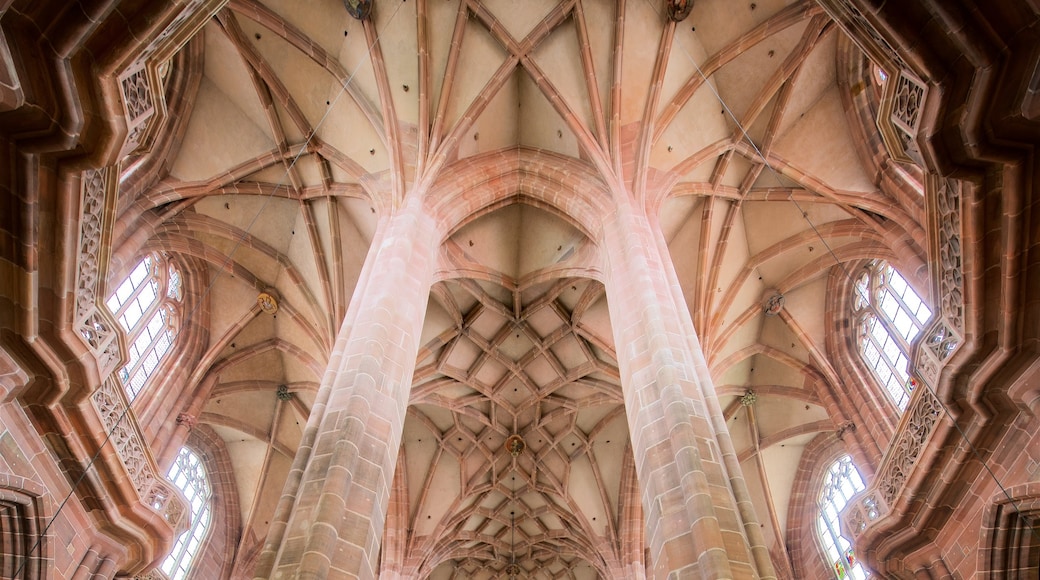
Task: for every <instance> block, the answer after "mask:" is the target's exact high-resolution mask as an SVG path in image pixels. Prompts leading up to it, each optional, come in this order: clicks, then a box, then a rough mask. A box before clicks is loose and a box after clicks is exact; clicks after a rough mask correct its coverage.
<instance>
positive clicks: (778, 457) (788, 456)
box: [761, 433, 817, 530]
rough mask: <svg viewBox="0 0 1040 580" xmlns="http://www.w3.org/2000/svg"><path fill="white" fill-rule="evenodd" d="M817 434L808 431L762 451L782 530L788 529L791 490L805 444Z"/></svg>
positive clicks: (774, 505)
mask: <svg viewBox="0 0 1040 580" xmlns="http://www.w3.org/2000/svg"><path fill="white" fill-rule="evenodd" d="M816 435H817V433H808V434H805V435H799V436H798V437H792V438H790V439H787V440H786V441H784V442H783V443H780V444H778V445H773V446H770V447H769V448H768V449H763V450H762V451H761V457H762V462H763V463H764V464H765V467H766V474H767V475H766V477H767V478H768V479H769V489H770V490H772V494H773V507H774V509H775V511H776V518H777V520H779V521H780V529H782V530H787V529H788V528H787V511H788V508H789V506H790V503H791V490H792V489H793V487H794V479H795V475H796V474H797V473H798V466H799V465H800V464H801V461H802V454H803V453H804V452H805V446H806V445H808V443H809V441H812V439H813V437H816Z"/></svg>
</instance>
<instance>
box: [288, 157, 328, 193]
mask: <svg viewBox="0 0 1040 580" xmlns="http://www.w3.org/2000/svg"><path fill="white" fill-rule="evenodd" d="M290 163H292V168H293V171H294V172H295V173H296V175H299V176H300V181H301V185H302V186H303V187H321V185H322V183H323V182H322V179H321V168H320V167H319V163H321V159H320V158H319V157H317V156H316V155H300V156H299V157H296V158H295V161H290Z"/></svg>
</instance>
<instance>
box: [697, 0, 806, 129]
mask: <svg viewBox="0 0 1040 580" xmlns="http://www.w3.org/2000/svg"><path fill="white" fill-rule="evenodd" d="M737 11H739V9H738V10H737ZM807 24H808V21H807V20H805V21H802V22H799V23H798V24H795V25H793V26H790V27H788V28H785V29H783V30H780V31H778V32H777V33H775V34H772V35H770V36H769V37H768V38H766V39H765V40H763V41H762V42H759V43H758V44H755V45H754V46H750V47H748V48H747V49H745V50H744V51H742V52H741V53H740V55H739V56H737V57H736V58H735V59H733V60H732V61H730V62H728V63H726V65H725V66H723V67H722V68H721V69H719V70H718V71H717V72H716V73H715V74H714V75H713V78H714V79H715V82H716V85H717V86H718V89H719V94H720V95H721V97H722V100H723V101H725V103H726V108H728V109H729V111H728V112H727V114H729V115H733V116H734V117H735V118H736V119H739V120H740V121H741V122H742V123H743V122H746V121H747V120H748V113H749V107H750V106H751V104H752V103H753V102H754V101H755V99H757V98H759V94H760V93H761V92H762V91H763V90H764V89H766V88H767V87H766V83H767V82H768V81H769V80H770V77H771V76H772V75H773V73H774V72H775V71H776V70H777V69H778V68H779V67H780V65H781V64H783V62H784V59H786V58H787V56H788V54H790V52H791V49H792V48H794V47H795V45H797V44H798V42H799V41H800V40H801V38H802V34H803V33H804V32H805V29H806V25H807ZM770 53H772V54H770Z"/></svg>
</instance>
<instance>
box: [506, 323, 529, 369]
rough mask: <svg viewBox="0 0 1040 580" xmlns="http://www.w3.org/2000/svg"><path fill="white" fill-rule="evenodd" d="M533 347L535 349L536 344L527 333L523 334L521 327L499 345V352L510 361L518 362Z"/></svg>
mask: <svg viewBox="0 0 1040 580" xmlns="http://www.w3.org/2000/svg"><path fill="white" fill-rule="evenodd" d="M532 347H534V344H533V343H532V342H531V339H530V338H528V337H527V334H526V333H524V332H521V329H520V328H519V327H516V328H514V329H513V330H512V331H511V332H510V333H509V334H508V335H507V336H506V338H505V340H503V341H502V343H501V344H499V345H498V352H499V353H501V354H502V355H504V356H505V358H506V359H508V360H511V361H518V360H520V359H521V358H523V356H524V355H525V354H527V353H528V351H530V350H531V348H532Z"/></svg>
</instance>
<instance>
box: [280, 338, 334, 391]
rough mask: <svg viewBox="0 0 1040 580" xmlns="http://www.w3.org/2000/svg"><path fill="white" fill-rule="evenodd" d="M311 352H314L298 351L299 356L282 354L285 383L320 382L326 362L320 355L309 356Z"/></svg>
mask: <svg viewBox="0 0 1040 580" xmlns="http://www.w3.org/2000/svg"><path fill="white" fill-rule="evenodd" d="M297 348H299V345H297ZM312 352H315V351H314V350H311V351H299V354H296V353H282V366H283V368H284V371H283V376H284V377H285V380H286V381H289V382H296V381H316V380H321V370H323V369H324V368H325V362H326V361H325V360H323V359H322V358H321V355H316V356H314V357H312V356H310V354H311V353H312ZM315 359H317V360H315Z"/></svg>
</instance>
